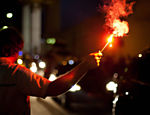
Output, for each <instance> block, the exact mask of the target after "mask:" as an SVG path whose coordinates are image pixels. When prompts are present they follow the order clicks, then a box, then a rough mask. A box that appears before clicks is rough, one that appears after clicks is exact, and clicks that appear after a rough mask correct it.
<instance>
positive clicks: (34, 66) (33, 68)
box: [30, 62, 37, 72]
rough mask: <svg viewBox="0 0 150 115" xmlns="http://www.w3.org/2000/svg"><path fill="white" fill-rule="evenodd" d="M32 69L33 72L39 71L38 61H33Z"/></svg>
mask: <svg viewBox="0 0 150 115" xmlns="http://www.w3.org/2000/svg"><path fill="white" fill-rule="evenodd" d="M30 70H31V71H32V72H37V66H36V63H35V62H32V63H31V67H30Z"/></svg>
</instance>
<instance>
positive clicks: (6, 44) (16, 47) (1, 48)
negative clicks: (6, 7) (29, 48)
mask: <svg viewBox="0 0 150 115" xmlns="http://www.w3.org/2000/svg"><path fill="white" fill-rule="evenodd" d="M23 46H24V42H23V38H22V35H21V33H20V32H19V31H18V30H17V29H16V28H13V27H9V28H7V29H2V30H0V57H12V56H14V55H16V54H17V53H18V52H19V51H20V50H22V48H23Z"/></svg>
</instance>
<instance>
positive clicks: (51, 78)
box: [48, 74, 57, 81]
mask: <svg viewBox="0 0 150 115" xmlns="http://www.w3.org/2000/svg"><path fill="white" fill-rule="evenodd" d="M56 79H57V77H56V75H55V74H50V76H49V79H48V80H50V81H54V80H56Z"/></svg>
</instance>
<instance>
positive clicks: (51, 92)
mask: <svg viewBox="0 0 150 115" xmlns="http://www.w3.org/2000/svg"><path fill="white" fill-rule="evenodd" d="M95 67H96V61H95V59H94V58H93V57H92V56H88V57H86V58H85V59H84V60H83V61H82V62H81V63H80V64H79V65H77V66H76V67H75V68H73V69H72V70H71V71H69V72H67V73H66V74H64V75H61V76H60V77H58V78H57V79H56V80H55V81H53V82H51V83H50V84H49V86H48V89H47V94H46V96H57V95H60V94H62V93H65V92H66V91H68V90H69V89H70V88H71V86H73V85H74V84H76V83H77V82H79V81H80V80H81V79H82V78H83V76H84V75H85V74H86V73H87V71H88V70H90V69H93V68H95Z"/></svg>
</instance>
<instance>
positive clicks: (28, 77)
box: [0, 28, 96, 115]
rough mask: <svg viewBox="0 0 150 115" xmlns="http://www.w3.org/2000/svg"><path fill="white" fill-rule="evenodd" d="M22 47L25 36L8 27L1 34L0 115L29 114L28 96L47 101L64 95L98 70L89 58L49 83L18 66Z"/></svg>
mask: <svg viewBox="0 0 150 115" xmlns="http://www.w3.org/2000/svg"><path fill="white" fill-rule="evenodd" d="M23 44H24V42H23V39H22V36H21V35H20V33H19V32H18V31H17V30H16V29H14V28H7V29H3V30H1V31H0V103H1V104H0V114H1V115H6V114H7V115H8V114H9V115H10V114H11V115H18V114H19V115H22V114H24V115H29V114H30V100H29V96H37V97H42V98H45V97H46V96H57V95H60V94H62V93H65V92H66V91H68V90H69V89H70V88H71V86H72V85H74V84H75V83H77V82H79V81H80V80H81V78H82V77H83V76H84V75H85V74H86V72H87V71H88V70H90V69H93V68H96V61H95V59H94V58H93V57H92V56H87V57H85V58H83V59H82V61H81V63H80V64H78V65H77V66H76V67H75V68H73V69H72V70H71V71H69V72H67V73H66V74H64V75H61V76H60V77H58V79H56V80H55V81H53V82H50V81H49V80H48V79H46V78H44V77H42V76H40V75H37V74H35V73H33V72H31V71H30V70H29V69H28V68H26V67H23V66H21V65H17V64H15V61H16V60H17V58H18V52H19V50H22V48H23Z"/></svg>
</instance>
